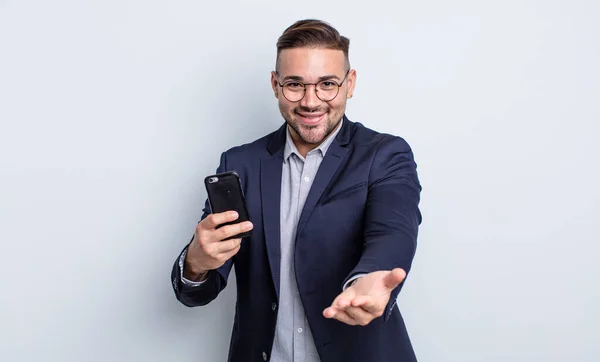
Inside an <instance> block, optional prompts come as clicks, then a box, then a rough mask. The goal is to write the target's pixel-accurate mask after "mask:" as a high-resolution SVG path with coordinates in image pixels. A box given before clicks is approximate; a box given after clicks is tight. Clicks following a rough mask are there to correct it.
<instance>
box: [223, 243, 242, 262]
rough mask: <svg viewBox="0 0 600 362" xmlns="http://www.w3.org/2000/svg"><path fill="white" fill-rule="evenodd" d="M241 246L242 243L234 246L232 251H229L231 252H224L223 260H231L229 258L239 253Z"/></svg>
mask: <svg viewBox="0 0 600 362" xmlns="http://www.w3.org/2000/svg"><path fill="white" fill-rule="evenodd" d="M240 248H241V245H238V246H237V247H236V248H234V249H233V250H231V251H229V252H227V253H223V254H221V257H222V260H223V261H227V260H229V259H231V258H233V256H234V255H235V254H237V253H238V251H240Z"/></svg>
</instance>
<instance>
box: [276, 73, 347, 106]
mask: <svg viewBox="0 0 600 362" xmlns="http://www.w3.org/2000/svg"><path fill="white" fill-rule="evenodd" d="M350 70H351V69H348V71H347V72H346V75H345V76H344V79H342V81H341V82H340V83H338V82H336V81H335V80H333V79H323V80H320V81H318V82H317V83H302V82H299V81H290V82H295V83H299V84H302V88H304V94H303V95H302V97H301V98H300V99H298V100H297V101H290V100H289V99H288V97H286V96H285V92H284V91H283V87H284V86H285V84H282V83H280V82H279V80H277V85H279V86H280V87H281V94H283V97H284V98H285V99H287V100H288V102H292V103H296V102H300V101H301V100H303V99H304V97H306V86H307V85H314V86H315V95H316V96H317V98H319V100H321V102H331V101H332V100H334V99H336V98H337V96H338V94H340V88H342V84H344V82H345V81H346V79H347V78H348V74H350ZM275 73H276V74H279V72H277V71H275ZM321 82H332V83H335V85H337V87H338V88H337V92H336V93H335V96H333V98H331V99H329V100H323V99H321V97H319V90H318V89H317V84H319V83H321ZM287 83H289V82H286V84H287Z"/></svg>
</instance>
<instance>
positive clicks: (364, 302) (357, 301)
mask: <svg viewBox="0 0 600 362" xmlns="http://www.w3.org/2000/svg"><path fill="white" fill-rule="evenodd" d="M351 305H352V306H353V307H361V308H363V309H365V310H366V311H368V312H372V311H373V309H374V308H375V298H373V297H372V296H370V295H359V296H357V297H356V298H354V299H352V303H351Z"/></svg>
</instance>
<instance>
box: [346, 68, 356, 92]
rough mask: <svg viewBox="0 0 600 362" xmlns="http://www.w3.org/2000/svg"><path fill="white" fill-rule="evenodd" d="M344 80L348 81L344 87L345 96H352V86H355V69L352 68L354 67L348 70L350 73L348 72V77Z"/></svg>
mask: <svg viewBox="0 0 600 362" xmlns="http://www.w3.org/2000/svg"><path fill="white" fill-rule="evenodd" d="M346 82H348V85H347V89H346V97H347V98H352V96H353V95H354V87H355V86H356V70H354V69H352V70H350V73H348V79H347V80H346Z"/></svg>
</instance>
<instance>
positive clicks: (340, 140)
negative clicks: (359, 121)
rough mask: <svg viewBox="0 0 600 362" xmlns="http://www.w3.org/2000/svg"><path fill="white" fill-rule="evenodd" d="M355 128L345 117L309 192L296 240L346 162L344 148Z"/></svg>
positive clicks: (346, 151)
mask: <svg viewBox="0 0 600 362" xmlns="http://www.w3.org/2000/svg"><path fill="white" fill-rule="evenodd" d="M353 128H354V124H353V123H352V122H350V121H349V120H348V119H347V118H345V117H344V123H343V124H342V129H341V130H340V132H339V133H338V135H337V137H336V138H335V140H334V141H333V142H332V143H331V145H330V146H329V149H328V150H327V153H326V154H325V157H324V158H323V161H321V165H320V166H319V170H318V171H317V174H316V175H315V180H314V181H313V184H312V186H311V188H310V191H309V192H308V196H307V198H306V202H305V203H304V208H303V209H302V213H301V214H300V220H299V221H298V227H297V231H296V238H298V235H300V233H301V232H302V229H303V228H304V225H306V222H307V221H308V218H309V217H310V214H311V213H312V211H313V209H314V208H315V205H316V204H317V201H319V199H320V198H321V195H323V192H324V191H325V189H326V188H327V186H328V185H329V183H330V182H331V179H332V178H333V176H334V175H335V174H336V173H337V170H338V168H339V167H340V165H341V164H342V162H343V161H344V158H346V155H347V154H348V149H347V148H346V147H342V146H345V145H346V144H348V142H349V140H350V136H351V132H352V131H353Z"/></svg>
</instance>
